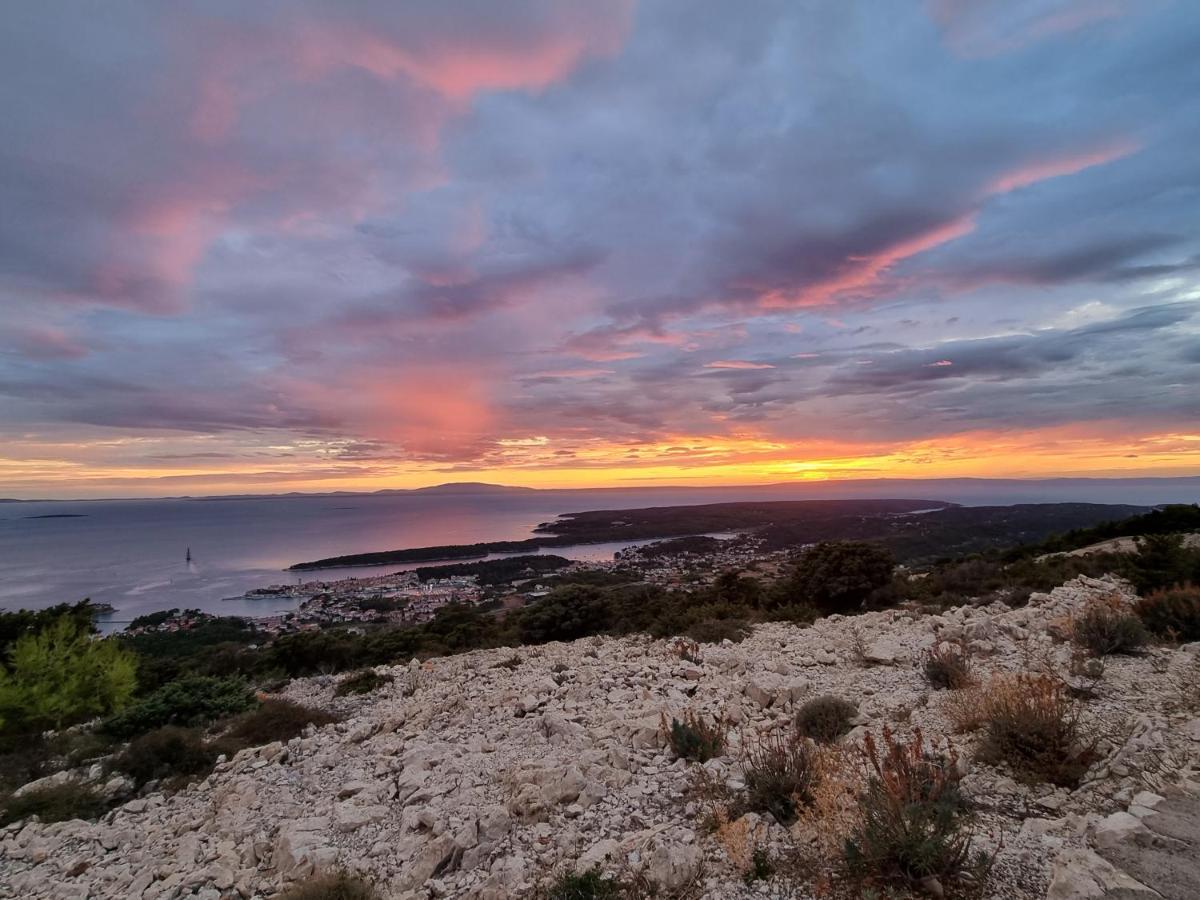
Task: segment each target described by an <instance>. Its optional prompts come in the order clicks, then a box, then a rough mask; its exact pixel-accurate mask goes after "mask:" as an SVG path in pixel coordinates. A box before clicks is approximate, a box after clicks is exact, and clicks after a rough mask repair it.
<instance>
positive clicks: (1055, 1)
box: [926, 0, 1137, 57]
mask: <svg viewBox="0 0 1200 900" xmlns="http://www.w3.org/2000/svg"><path fill="white" fill-rule="evenodd" d="M1136 8H1137V6H1136V4H1135V3H1133V2H1130V0H1049V2H1043V3H1036V4H1024V5H1023V4H1020V3H1017V2H1015V0H926V9H927V11H928V14H929V16H930V18H932V19H933V20H934V22H936V23H937V25H938V27H939V28H940V29H941V31H942V34H943V36H944V38H945V41H946V43H947V45H948V46H949V47H950V48H951V49H952V50H953V51H954V52H955V53H957V54H959V55H961V56H966V57H987V56H996V55H999V54H1002V53H1009V52H1012V51H1015V50H1019V49H1021V48H1022V47H1026V46H1028V45H1030V44H1032V43H1036V42H1037V41H1040V40H1045V39H1047V38H1053V37H1056V36H1059V35H1063V34H1069V33H1072V32H1076V31H1080V30H1081V29H1084V28H1088V27H1091V26H1093V25H1096V24H1098V23H1101V22H1105V21H1110V20H1112V19H1117V18H1121V17H1122V16H1125V15H1128V14H1130V13H1131V12H1132V11H1133V10H1135V9H1136Z"/></svg>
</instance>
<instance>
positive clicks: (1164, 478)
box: [0, 473, 1200, 503]
mask: <svg viewBox="0 0 1200 900" xmlns="http://www.w3.org/2000/svg"><path fill="white" fill-rule="evenodd" d="M1066 481H1070V482H1104V483H1117V482H1155V483H1165V482H1174V481H1179V482H1188V481H1196V482H1200V473H1197V474H1195V475H1046V476H1029V477H1023V478H1016V477H1007V478H1006V477H996V478H991V477H987V476H979V475H956V476H949V477H930V478H919V477H902V476H892V477H887V476H879V477H875V478H827V479H821V480H806V479H801V480H798V481H771V482H762V483H750V484H745V483H740V484H692V485H688V484H644V485H628V486H619V485H598V486H596V487H528V486H526V485H520V484H499V483H496V482H486V481H444V482H438V483H436V484H427V485H421V486H420V487H412V488H379V489H377V490H373V491H351V490H329V491H284V492H268V493H234V494H163V495H161V496H147V497H0V503H112V502H118V501H133V500H272V499H276V500H286V499H293V498H305V497H335V496H341V497H344V496H350V497H376V496H380V495H390V494H419V493H423V492H431V491H437V490H439V489H444V488H468V487H474V488H482V489H490V490H509V491H522V492H536V493H546V494H549V493H562V492H568V493H584V492H597V491H661V490H672V489H675V490H697V491H709V490H714V491H717V490H765V489H770V488H795V487H802V486H810V487H814V488H819V487H822V486H831V487H832V486H836V485H854V484H872V483H875V482H899V483H905V484H909V483H912V484H926V483H930V484H932V483H941V484H947V483H958V482H973V483H992V484H999V483H1017V484H1040V483H1047V482H1066ZM464 493H465V492H464Z"/></svg>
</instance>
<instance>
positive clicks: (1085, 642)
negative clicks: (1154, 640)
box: [1071, 598, 1149, 656]
mask: <svg viewBox="0 0 1200 900" xmlns="http://www.w3.org/2000/svg"><path fill="white" fill-rule="evenodd" d="M1148 638H1149V634H1148V632H1147V631H1146V626H1145V625H1144V624H1142V620H1141V619H1139V618H1138V617H1137V616H1135V615H1134V614H1133V613H1130V612H1127V611H1126V610H1125V608H1124V607H1123V606H1122V605H1121V603H1120V600H1119V598H1114V599H1113V600H1111V601H1110V600H1106V599H1102V600H1096V601H1093V602H1091V603H1089V604H1088V605H1087V607H1086V608H1085V609H1084V611H1083V612H1082V613H1080V614H1079V616H1077V617H1076V618H1075V619H1074V620H1073V621H1072V622H1071V641H1072V642H1073V643H1074V644H1075V645H1076V646H1077V647H1081V648H1082V649H1084V650H1087V651H1088V652H1089V653H1091V654H1092V655H1093V656H1109V655H1111V654H1114V653H1136V652H1138V651H1139V650H1141V648H1142V646H1143V645H1144V644H1145V643H1146V641H1147V639H1148Z"/></svg>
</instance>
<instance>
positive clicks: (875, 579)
mask: <svg viewBox="0 0 1200 900" xmlns="http://www.w3.org/2000/svg"><path fill="white" fill-rule="evenodd" d="M895 565H896V563H895V559H894V558H893V557H892V554H891V552H890V551H889V550H887V549H886V548H884V547H880V546H878V545H877V544H868V543H864V542H860V541H825V542H822V543H820V544H817V545H816V546H814V547H812V548H811V549H809V550H806V551H805V552H804V554H803V555H802V556H801V557H800V560H799V562H798V563H797V564H796V568H795V570H794V571H793V572H792V575H791V577H790V578H789V579H788V580H787V582H786V585H787V590H788V591H789V592H790V595H791V596H790V599H789V602H792V603H810V604H812V605H813V606H815V607H816V608H817V609H818V610H820V611H821V612H822V613H823V614H825V615H829V614H831V613H855V612H860V611H861V610H862V609H863V608H864V607H865V606H866V605H867V603H868V601H869V600H871V599H872V597H873V595H875V596H878V594H879V592H880V591H882V590H884V589H886V588H887V587H888V585H890V584H891V580H892V570H893V569H894V568H895Z"/></svg>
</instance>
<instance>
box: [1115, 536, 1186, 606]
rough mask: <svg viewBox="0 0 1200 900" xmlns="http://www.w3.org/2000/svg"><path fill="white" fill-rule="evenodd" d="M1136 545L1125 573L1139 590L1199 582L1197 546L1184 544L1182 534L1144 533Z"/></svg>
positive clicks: (1147, 590)
mask: <svg viewBox="0 0 1200 900" xmlns="http://www.w3.org/2000/svg"><path fill="white" fill-rule="evenodd" d="M1137 548H1138V549H1137V553H1135V554H1134V555H1133V557H1132V558H1131V559H1130V560H1129V566H1128V572H1127V575H1128V577H1129V580H1130V581H1132V582H1133V584H1134V586H1135V587H1136V588H1137V589H1138V592H1139V593H1147V592H1149V591H1156V590H1161V589H1162V588H1169V587H1174V586H1175V585H1179V584H1185V583H1187V582H1200V548H1196V547H1187V546H1185V545H1184V543H1183V535H1181V534H1148V535H1146V536H1145V537H1142V538H1139V539H1138V542H1137Z"/></svg>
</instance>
